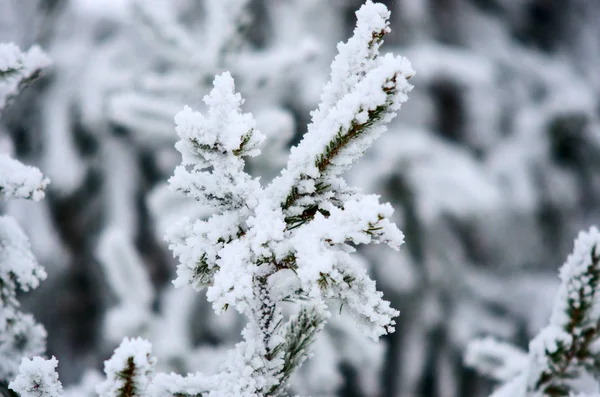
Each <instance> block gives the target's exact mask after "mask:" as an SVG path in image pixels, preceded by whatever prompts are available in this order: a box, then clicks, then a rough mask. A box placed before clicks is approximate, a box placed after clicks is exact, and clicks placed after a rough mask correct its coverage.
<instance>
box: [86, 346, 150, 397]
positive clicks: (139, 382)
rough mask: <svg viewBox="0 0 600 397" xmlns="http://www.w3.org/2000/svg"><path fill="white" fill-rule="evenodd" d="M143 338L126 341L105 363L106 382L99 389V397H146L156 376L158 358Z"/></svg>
mask: <svg viewBox="0 0 600 397" xmlns="http://www.w3.org/2000/svg"><path fill="white" fill-rule="evenodd" d="M151 354H152V346H151V345H150V343H149V342H148V341H145V340H143V339H140V338H138V339H131V340H130V339H127V338H125V339H124V340H123V342H122V343H121V345H119V347H117V349H116V350H115V352H114V354H113V356H112V357H111V358H110V359H109V360H107V361H105V362H104V373H105V374H106V380H105V381H104V382H103V383H101V384H100V385H98V387H97V388H96V390H97V392H98V395H99V396H100V397H123V396H127V397H145V396H146V395H147V394H146V391H147V389H148V386H149V384H150V380H151V378H152V375H153V374H154V365H155V364H156V358H155V357H152V356H151Z"/></svg>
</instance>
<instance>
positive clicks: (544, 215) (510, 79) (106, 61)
mask: <svg viewBox="0 0 600 397" xmlns="http://www.w3.org/2000/svg"><path fill="white" fill-rule="evenodd" d="M384 3H385V4H386V5H387V6H388V8H389V9H390V10H391V11H392V26H391V27H392V33H391V34H390V35H388V36H387V37H386V42H385V46H387V48H384V49H385V50H393V51H394V52H396V53H399V54H402V55H404V56H406V57H407V58H409V59H410V60H411V62H412V64H413V67H414V69H415V70H416V71H417V75H416V76H415V77H414V78H413V79H412V80H411V82H412V83H413V84H414V86H415V89H414V91H413V92H412V93H411V100H410V101H409V102H408V103H407V104H406V105H405V107H404V108H403V111H401V112H400V113H399V116H398V118H397V119H396V120H395V121H394V124H393V125H392V126H391V128H390V132H388V133H387V134H386V135H384V136H383V137H382V139H381V140H379V141H378V142H377V143H376V145H375V146H374V147H373V148H372V149H371V150H370V151H369V152H367V155H366V156H365V157H364V158H363V159H362V160H361V163H360V164H359V165H358V166H357V167H354V168H353V171H351V172H350V174H349V175H348V179H349V180H350V184H353V185H356V186H362V187H363V189H364V190H365V191H366V192H369V193H370V192H385V193H384V195H383V197H382V201H390V202H391V203H392V204H393V206H394V207H395V208H396V213H395V217H396V219H395V220H396V222H397V224H398V225H399V227H400V229H401V230H403V231H404V233H405V235H406V246H405V247H404V249H403V250H401V252H400V253H388V252H384V253H383V254H382V251H381V250H378V251H376V252H377V253H375V252H374V251H373V252H372V251H371V250H370V249H365V250H363V251H362V253H363V255H364V257H365V263H366V264H368V265H367V266H369V268H370V271H371V272H372V274H373V275H374V276H375V278H376V279H377V280H378V283H379V288H381V289H383V290H384V292H385V294H386V298H387V299H391V300H392V306H393V307H395V308H397V309H399V310H400V311H401V315H400V317H399V318H398V320H397V327H396V328H397V330H396V333H395V334H392V335H391V336H390V337H388V338H387V339H386V340H385V343H384V344H378V345H371V344H369V345H359V344H358V343H359V341H361V342H360V343H363V344H364V343H367V342H364V341H362V339H360V338H357V337H355V336H356V335H355V331H353V330H352V329H351V328H349V327H348V325H347V322H346V321H345V319H344V317H343V316H334V318H333V319H332V321H331V325H330V326H329V329H328V332H327V333H325V334H323V335H322V338H321V339H320V340H319V341H317V347H316V356H315V357H314V359H313V360H311V361H310V362H309V365H306V366H305V367H304V368H303V369H302V370H301V373H300V374H299V377H298V379H296V381H295V383H293V385H294V390H295V391H297V392H298V393H305V394H312V395H316V392H317V391H323V390H327V392H328V393H329V394H331V395H336V394H337V395H343V396H379V395H380V396H386V397H387V396H389V397H392V396H428V397H429V396H431V397H436V396H440V397H441V396H444V397H446V396H447V397H453V396H481V395H486V394H487V393H488V392H489V391H490V389H491V385H490V384H489V383H487V381H485V380H482V379H481V378H480V377H478V376H477V375H475V373H474V372H473V371H472V370H470V369H468V368H466V367H465V366H464V365H463V364H462V356H463V354H464V349H465V346H466V343H467V342H468V341H469V340H470V339H472V338H474V337H476V336H482V335H493V336H496V337H497V338H500V339H503V340H507V341H512V342H514V343H515V344H516V345H518V346H521V347H526V344H527V342H528V341H529V340H530V339H531V337H533V336H534V335H535V334H537V332H538V331H539V330H540V329H541V327H542V326H543V325H544V324H546V322H547V318H548V316H549V313H550V310H551V303H552V299H551V298H550V297H553V296H554V293H555V290H556V287H557V285H558V282H557V281H556V280H555V271H556V269H557V268H558V267H559V266H560V265H561V263H562V261H563V258H564V257H565V256H566V254H567V253H568V252H569V250H570V248H571V244H572V240H573V238H574V237H575V235H576V232H577V231H578V230H580V229H583V228H587V227H588V226H589V225H591V224H593V223H598V221H599V219H600V123H599V116H600V102H599V99H600V75H599V74H598V73H597V69H598V65H600V25H598V23H597V21H598V20H600V3H598V2H596V1H589V0H574V1H570V2H565V1H559V0H543V1H542V0H522V1H512V0H396V1H384ZM360 4H361V2H360V1H358V0H356V1H354V0H227V1H224V0H223V1H217V0H214V1H210V0H205V1H201V0H171V1H167V0H152V1H150V0H140V1H133V0H112V1H110V2H106V1H102V2H100V1H94V0H31V1H17V0H0V42H6V41H14V42H15V43H17V44H18V45H19V46H20V47H21V48H29V47H30V46H31V45H32V44H33V43H39V44H40V45H41V46H42V47H43V48H44V49H45V50H46V51H47V52H48V53H49V55H50V57H51V58H52V59H53V60H54V66H53V67H52V68H51V69H50V70H49V71H48V72H47V74H46V76H45V77H44V78H43V79H42V80H41V81H38V82H37V83H35V84H34V85H32V86H31V87H29V88H28V89H27V90H25V91H24V92H23V93H22V95H21V96H19V97H18V98H16V99H15V100H14V101H13V102H12V103H11V104H10V106H9V107H8V108H7V109H6V110H5V111H4V113H3V115H2V118H1V119H0V147H1V148H2V151H3V152H8V153H12V154H14V155H15V156H16V157H18V158H19V159H22V160H24V161H25V162H27V163H28V164H33V165H37V166H38V167H39V168H40V169H41V170H42V172H43V173H44V174H45V175H47V176H48V177H49V178H50V179H51V181H52V183H51V184H50V185H49V187H48V189H47V198H46V200H44V201H43V202H42V203H35V205H31V203H27V202H15V201H11V202H8V203H6V204H3V205H4V206H5V209H6V212H7V213H9V214H11V215H12V216H14V217H15V218H17V219H18V221H19V223H20V224H21V225H23V228H24V229H25V231H26V232H27V234H28V235H29V236H30V238H31V243H32V249H33V252H34V253H35V255H36V256H37V257H38V259H39V261H40V263H42V264H43V265H44V266H45V267H46V268H47V272H48V280H47V281H46V282H45V283H44V284H43V285H41V286H40V288H39V289H38V290H37V291H36V292H35V293H33V294H28V295H29V296H26V297H24V298H23V299H22V301H23V305H24V306H25V308H26V309H27V310H28V311H31V312H33V313H34V315H35V317H36V319H38V321H40V322H41V323H43V324H44V326H45V327H46V329H47V331H48V352H49V354H54V355H56V356H57V357H60V359H61V361H60V366H59V371H60V372H61V379H62V381H63V383H65V384H68V383H72V382H76V381H78V380H79V379H80V378H81V376H82V370H83V369H84V368H100V367H101V363H102V360H104V359H106V358H107V357H108V356H109V353H110V352H111V351H112V350H113V349H114V347H115V346H116V344H117V343H118V340H120V338H121V337H122V336H123V335H124V334H130V335H131V336H135V335H133V334H136V335H137V334H144V335H145V336H146V337H148V338H149V339H151V340H152V342H153V344H154V346H155V353H156V355H157V356H158V357H159V362H161V363H165V364H166V365H167V368H164V369H168V368H173V369H177V370H178V371H183V372H185V371H187V370H188V369H189V368H197V369H202V370H203V371H210V369H211V368H214V365H213V364H211V363H213V362H214V361H217V360H218V359H219V357H220V356H221V355H222V352H223V351H224V350H223V349H226V348H228V347H230V346H231V345H232V344H233V343H234V342H235V341H237V340H238V339H239V331H240V329H241V327H242V323H241V322H240V320H239V318H237V317H236V316H235V315H233V314H231V313H229V314H227V313H226V314H224V315H222V316H220V317H216V318H215V316H212V314H211V309H210V306H209V305H207V304H206V302H205V301H204V300H203V299H198V298H197V297H195V296H193V294H192V295H191V294H187V292H186V291H183V290H181V291H180V290H173V289H172V287H171V285H170V280H171V279H172V278H173V277H174V276H173V273H174V268H175V262H174V260H173V259H172V258H171V257H170V253H169V252H168V250H167V248H166V245H165V243H164V242H163V237H162V236H163V235H164V229H165V227H166V226H167V225H169V224H170V223H171V222H172V221H173V220H174V219H177V218H179V216H180V215H181V214H182V213H188V214H189V213H190V212H189V211H197V214H199V215H200V216H201V215H203V212H202V211H203V209H202V208H197V207H196V206H195V205H194V203H193V202H192V203H190V202H188V201H182V200H181V199H179V198H177V197H174V196H172V195H171V194H170V193H169V192H168V191H166V190H165V188H164V185H163V183H164V182H165V181H166V180H167V178H168V177H169V176H170V175H171V174H172V171H173V169H174V167H175V165H176V164H177V163H178V155H177V152H176V151H175V149H174V147H173V144H174V142H175V140H176V134H175V132H174V128H173V115H174V114H175V113H176V112H177V111H179V110H180V109H181V107H182V106H183V104H189V105H191V106H193V107H196V108H200V109H201V108H202V106H201V99H202V97H203V96H204V95H206V94H207V93H208V91H209V87H210V83H211V82H212V79H213V76H214V75H215V74H217V73H220V72H222V71H224V70H230V71H231V73H232V74H233V76H234V77H235V79H236V82H238V87H237V89H238V90H239V91H240V92H241V93H242V95H243V96H244V97H245V98H247V100H248V102H247V103H246V106H245V108H246V110H247V111H251V112H252V113H254V115H255V117H256V119H257V123H258V127H259V129H260V130H261V131H262V132H263V133H265V134H266V135H267V136H268V139H267V144H268V145H269V146H268V147H266V148H265V153H264V155H263V156H261V157H260V158H262V159H267V160H262V161H261V162H258V161H255V162H251V163H250V164H249V167H250V168H251V171H252V172H254V173H255V174H259V175H262V176H263V181H270V180H271V179H272V178H273V177H274V176H275V172H277V171H276V170H278V169H280V167H281V165H282V164H284V163H285V161H286V160H287V158H286V152H287V149H288V147H289V146H290V145H291V144H293V143H296V142H297V141H298V140H299V138H300V137H301V135H302V134H303V133H304V130H303V129H304V126H305V125H306V124H307V121H308V114H309V111H310V110H312V109H314V107H315V106H316V104H317V103H318V99H319V98H318V96H319V92H320V89H321V87H322V86H323V84H324V83H325V82H326V81H327V80H328V77H329V76H328V73H329V67H328V66H329V63H330V62H331V59H332V58H333V55H334V54H335V44H336V43H337V42H338V41H341V40H343V39H345V38H346V37H349V33H350V32H351V30H352V28H353V27H354V23H355V18H354V11H355V10H356V9H358V7H359V6H360ZM204 215H206V214H204ZM131 285H135V286H136V290H135V291H132V290H131V289H130V288H128V287H129V286H131ZM132 292H134V293H132ZM131 313H136V316H131V315H130V314H131ZM125 319H127V320H128V321H127V322H125V321H124V320H125ZM157 324H163V326H158V325H157ZM164 324H166V325H164ZM359 346H360V347H359Z"/></svg>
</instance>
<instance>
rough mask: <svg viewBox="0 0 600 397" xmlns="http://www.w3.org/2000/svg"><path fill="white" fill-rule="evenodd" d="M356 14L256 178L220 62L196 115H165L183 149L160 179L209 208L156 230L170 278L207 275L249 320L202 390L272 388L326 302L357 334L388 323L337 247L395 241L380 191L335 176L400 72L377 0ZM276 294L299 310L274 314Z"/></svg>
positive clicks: (387, 109) (398, 97)
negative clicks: (328, 68) (317, 94)
mask: <svg viewBox="0 0 600 397" xmlns="http://www.w3.org/2000/svg"><path fill="white" fill-rule="evenodd" d="M357 17H358V22H357V27H356V29H355V32H354V36H353V37H352V38H351V39H350V40H349V41H348V42H347V43H345V44H340V46H339V48H338V49H339V55H338V56H337V57H336V59H335V60H334V62H333V64H332V72H331V82H330V83H329V84H328V85H327V86H326V87H325V90H324V93H323V95H322V103H321V105H320V106H319V109H318V110H317V111H316V112H314V113H313V114H312V117H313V122H312V123H311V124H310V125H309V128H308V132H307V134H306V135H305V136H304V139H303V140H302V142H301V143H300V144H299V145H298V146H297V147H295V148H293V149H292V153H291V157H290V160H289V162H288V166H287V168H286V169H284V170H283V171H282V173H281V175H280V176H279V177H277V178H275V179H274V180H273V181H272V182H271V184H269V185H268V186H266V187H264V188H263V187H262V186H261V185H260V183H259V181H258V180H257V179H255V178H253V177H251V176H250V175H249V174H247V173H246V172H245V171H244V160H243V157H244V156H254V155H257V154H258V153H259V150H258V146H259V145H260V143H261V141H262V140H263V136H262V134H260V132H259V131H258V130H257V128H256V125H255V122H254V120H253V118H252V116H251V115H250V114H244V113H242V111H241V105H242V103H243V101H242V98H241V96H240V95H239V94H237V93H235V90H234V82H233V78H232V77H231V75H230V74H229V73H224V74H222V75H220V76H217V77H216V78H215V81H214V88H213V90H212V91H211V93H210V94H209V95H208V96H206V97H205V98H204V102H205V103H206V105H207V107H208V114H207V115H202V114H200V113H197V112H194V111H192V110H191V109H189V108H186V109H184V110H183V111H182V112H180V113H179V114H178V115H177V116H176V118H175V121H176V130H177V133H178V134H179V136H180V138H181V140H180V141H179V142H178V143H177V145H176V147H177V149H178V150H179V151H180V152H181V154H182V160H183V161H182V165H181V166H179V167H178V168H177V169H176V170H175V175H174V176H173V177H172V178H171V180H170V184H171V187H172V188H173V189H174V190H176V191H179V192H182V193H184V194H186V195H188V196H190V197H193V198H195V199H196V200H198V201H199V202H200V203H201V204H203V205H206V206H211V207H213V208H214V209H215V210H216V211H217V213H216V214H215V215H213V216H211V217H210V218H209V219H208V220H201V219H184V220H183V221H182V222H180V223H179V224H177V225H176V226H174V227H172V228H171V229H170V230H169V232H168V236H167V238H168V240H169V242H170V248H171V249H172V250H173V252H174V254H175V255H177V256H178V257H179V259H180V262H181V263H180V265H179V267H178V278H177V280H176V281H175V283H176V285H184V284H190V285H192V286H193V287H194V288H196V289H201V288H204V287H208V289H207V297H208V299H209V301H211V302H212V303H213V307H214V309H215V311H216V312H217V313H220V312H222V311H225V310H227V309H228V308H235V309H236V310H237V311H239V312H240V313H242V314H244V315H245V316H246V317H247V318H248V320H249V321H248V324H247V326H246V328H245V329H244V331H243V335H244V341H243V342H240V343H239V344H238V345H237V346H236V348H235V349H234V350H233V351H232V352H231V353H230V356H229V358H228V359H227V360H226V362H225V363H224V365H223V368H222V370H221V372H220V373H219V374H217V375H216V376H215V377H209V378H206V379H205V382H206V384H205V385H204V386H203V387H205V388H210V389H212V390H211V392H213V393H215V394H214V395H239V396H254V395H279V394H280V393H282V392H283V390H285V386H286V383H287V379H288V378H289V376H290V375H291V373H292V372H293V371H294V370H295V369H296V368H297V367H298V366H299V365H300V364H301V363H302V361H303V360H304V359H305V358H306V354H307V348H308V346H309V345H310V344H311V342H312V340H313V339H314V336H315V335H316V333H317V332H318V331H319V330H320V329H321V327H322V326H323V324H324V322H325V320H326V318H327V317H328V310H327V309H326V305H327V304H334V305H335V307H336V310H337V307H340V309H341V310H343V309H344V308H345V310H347V311H348V312H349V313H350V314H351V315H353V316H354V318H355V320H356V322H357V325H358V326H359V327H360V329H361V330H362V331H363V332H364V334H365V335H367V336H369V337H371V338H374V339H376V338H377V337H379V336H380V335H382V334H385V333H387V332H391V331H393V325H394V320H393V318H394V317H395V316H396V315H397V314H398V312H397V311H396V310H394V309H392V308H390V306H389V303H388V302H386V301H384V300H382V296H381V295H382V294H381V293H380V292H378V291H377V290H376V289H375V283H374V282H373V281H372V280H371V279H370V278H369V276H368V275H367V274H366V271H365V270H364V269H363V268H361V267H360V265H358V264H357V263H356V262H355V261H354V260H353V258H352V257H351V255H350V254H351V253H352V252H353V251H354V247H353V245H356V244H369V243H381V242H384V243H386V244H388V245H390V246H391V247H392V248H395V249H397V248H398V247H399V245H400V244H402V242H403V236H402V233H401V232H400V231H399V230H398V229H397V228H396V227H395V226H394V225H393V224H392V223H390V222H389V220H388V218H389V216H390V215H391V213H392V209H391V207H390V206H389V204H380V203H379V202H378V198H377V196H369V195H362V194H360V193H358V192H357V191H355V190H353V189H351V188H349V187H348V186H346V184H345V182H344V180H343V179H341V178H340V176H339V175H340V173H341V172H342V171H343V170H345V169H347V168H348V167H349V166H350V165H351V164H352V163H353V162H354V161H356V160H357V159H358V158H359V157H360V156H361V155H362V153H363V152H364V150H365V149H366V148H367V147H368V146H369V145H370V144H371V143H372V142H373V141H374V140H375V139H376V138H377V137H378V136H379V135H380V134H381V133H382V132H383V131H384V129H385V123H387V122H389V121H390V120H391V119H392V118H393V117H394V115H395V112H396V111H397V110H398V109H399V107H400V104H401V103H402V102H404V101H405V100H406V98H407V97H406V94H407V92H408V91H410V89H411V86H410V85H409V84H408V83H407V81H406V80H407V78H410V77H411V76H412V75H413V74H414V72H413V70H412V68H411V67H410V64H409V63H408V61H406V60H405V59H403V58H399V57H395V56H393V55H390V54H388V55H385V56H381V57H380V56H378V55H379V54H378V50H379V46H380V45H381V39H382V37H383V35H384V34H385V33H387V32H388V31H389V28H388V22H387V19H388V17H389V12H388V11H387V9H386V8H385V7H384V6H383V5H381V4H373V3H371V2H368V3H367V4H366V5H364V6H363V7H362V8H361V9H360V10H359V11H358V12H357ZM282 302H294V303H296V304H297V306H299V309H297V310H296V311H295V312H294V313H293V314H291V315H290V316H289V317H288V318H286V316H284V313H283V311H282ZM338 305H339V306H338ZM161 379H162V378H161ZM182 382H183V381H182ZM200 383H202V382H200Z"/></svg>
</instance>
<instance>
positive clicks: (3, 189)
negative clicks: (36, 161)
mask: <svg viewBox="0 0 600 397" xmlns="http://www.w3.org/2000/svg"><path fill="white" fill-rule="evenodd" d="M48 182H49V181H48V179H47V178H44V176H43V175H42V173H41V172H40V170H38V169H37V168H35V167H31V166H27V165H25V164H23V163H21V162H19V161H17V160H14V159H11V158H10V157H9V156H7V155H6V154H0V197H4V198H5V199H8V198H21V199H31V200H34V201H39V200H41V199H43V198H44V189H45V188H46V186H47V185H48Z"/></svg>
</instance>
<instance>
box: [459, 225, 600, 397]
mask: <svg viewBox="0 0 600 397" xmlns="http://www.w3.org/2000/svg"><path fill="white" fill-rule="evenodd" d="M560 279H561V285H560V288H559V291H558V295H557V297H556V301H555V303H554V308H553V311H552V316H551V318H550V323H549V324H548V325H547V326H546V327H545V328H543V329H542V330H541V331H540V333H539V334H538V335H537V336H536V337H535V338H534V339H533V340H532V341H531V342H530V344H529V355H528V359H527V361H526V362H524V360H523V355H522V354H521V353H517V350H516V349H514V348H511V347H509V346H503V345H498V344H497V343H490V342H489V341H487V342H483V341H478V342H474V343H473V344H472V345H471V346H470V348H469V352H468V354H467V360H466V361H467V364H469V365H471V366H473V367H475V368H477V369H478V370H480V371H481V372H482V373H484V374H487V375H491V376H492V377H495V378H496V379H498V380H503V381H507V383H506V384H505V385H503V386H502V387H501V388H500V389H499V390H498V392H496V393H495V394H494V396H496V395H497V396H505V395H506V396H508V395H511V396H519V395H521V396H533V395H545V396H552V397H554V396H568V395H571V393H574V392H592V391H594V390H595V391H597V387H598V386H597V382H596V381H592V379H594V378H595V379H597V378H598V375H599V374H600V360H599V359H598V351H597V347H596V343H597V342H598V340H599V338H600V307H599V306H598V301H599V300H598V299H599V290H600V288H599V285H600V232H599V231H598V229H597V228H595V227H592V228H591V229H590V230H589V231H587V232H581V233H580V234H579V236H578V237H577V239H576V240H575V248H574V250H573V252H572V253H571V255H569V257H568V258H567V261H566V262H565V264H564V265H563V266H562V267H561V269H560ZM490 357H492V358H493V359H495V360H496V361H497V363H496V365H494V366H495V367H496V368H492V364H491V363H490V360H489V358H490ZM524 364H525V365H524Z"/></svg>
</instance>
